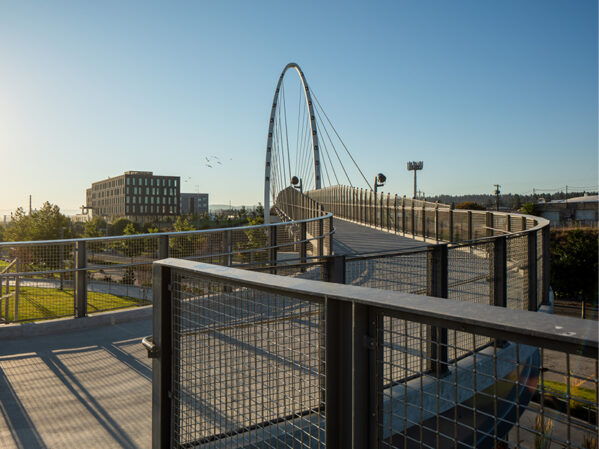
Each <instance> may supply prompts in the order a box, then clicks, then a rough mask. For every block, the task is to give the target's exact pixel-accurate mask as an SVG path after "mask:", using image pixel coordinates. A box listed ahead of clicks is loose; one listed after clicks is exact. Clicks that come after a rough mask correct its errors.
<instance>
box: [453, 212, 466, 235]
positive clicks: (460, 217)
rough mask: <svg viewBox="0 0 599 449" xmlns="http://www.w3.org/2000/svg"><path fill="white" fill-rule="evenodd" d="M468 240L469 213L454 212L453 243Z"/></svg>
mask: <svg viewBox="0 0 599 449" xmlns="http://www.w3.org/2000/svg"><path fill="white" fill-rule="evenodd" d="M462 240H468V212H467V211H465V210H454V211H453V241H454V242H459V241H462Z"/></svg>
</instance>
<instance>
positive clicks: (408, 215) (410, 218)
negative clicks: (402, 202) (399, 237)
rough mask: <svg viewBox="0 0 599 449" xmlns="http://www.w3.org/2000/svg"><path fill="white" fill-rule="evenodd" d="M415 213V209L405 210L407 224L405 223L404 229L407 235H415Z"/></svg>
mask: <svg viewBox="0 0 599 449" xmlns="http://www.w3.org/2000/svg"><path fill="white" fill-rule="evenodd" d="M413 212H414V209H412V208H408V207H406V208H404V214H405V222H404V223H405V229H404V232H405V233H406V234H413V233H414V227H413V224H414V219H413V216H414V214H413Z"/></svg>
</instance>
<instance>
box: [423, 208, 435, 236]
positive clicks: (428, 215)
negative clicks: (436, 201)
mask: <svg viewBox="0 0 599 449" xmlns="http://www.w3.org/2000/svg"><path fill="white" fill-rule="evenodd" d="M423 211H424V214H425V223H424V235H425V236H426V237H428V238H431V239H435V238H436V237H437V233H436V220H435V217H436V210H435V209H433V208H426V209H423Z"/></svg>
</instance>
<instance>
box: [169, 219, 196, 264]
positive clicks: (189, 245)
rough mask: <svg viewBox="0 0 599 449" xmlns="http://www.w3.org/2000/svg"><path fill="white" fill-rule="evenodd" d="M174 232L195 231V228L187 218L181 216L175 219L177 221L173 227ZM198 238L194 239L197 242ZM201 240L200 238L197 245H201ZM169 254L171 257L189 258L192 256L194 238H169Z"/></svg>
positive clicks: (186, 236)
mask: <svg viewBox="0 0 599 449" xmlns="http://www.w3.org/2000/svg"><path fill="white" fill-rule="evenodd" d="M173 227H174V228H175V231H177V232H184V231H195V228H194V227H193V225H192V224H191V222H190V221H189V219H187V218H183V217H182V216H179V217H177V221H175V224H174V225H173ZM198 238H199V237H195V240H196V241H197V240H198ZM202 241H203V238H200V241H199V242H196V243H197V244H199V243H201V242H202ZM169 242H170V248H171V254H172V255H173V257H189V256H191V255H192V252H193V247H194V237H193V236H191V235H184V236H174V235H173V236H171V237H170V239H169Z"/></svg>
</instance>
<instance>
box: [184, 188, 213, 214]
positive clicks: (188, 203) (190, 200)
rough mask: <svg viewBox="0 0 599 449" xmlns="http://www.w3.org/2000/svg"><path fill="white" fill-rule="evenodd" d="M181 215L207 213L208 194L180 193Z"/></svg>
mask: <svg viewBox="0 0 599 449" xmlns="http://www.w3.org/2000/svg"><path fill="white" fill-rule="evenodd" d="M179 204H180V205H181V214H182V215H189V214H195V215H201V214H207V213H208V194H207V193H182V194H181V201H180V202H179Z"/></svg>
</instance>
